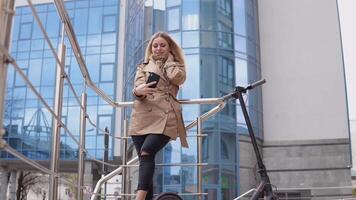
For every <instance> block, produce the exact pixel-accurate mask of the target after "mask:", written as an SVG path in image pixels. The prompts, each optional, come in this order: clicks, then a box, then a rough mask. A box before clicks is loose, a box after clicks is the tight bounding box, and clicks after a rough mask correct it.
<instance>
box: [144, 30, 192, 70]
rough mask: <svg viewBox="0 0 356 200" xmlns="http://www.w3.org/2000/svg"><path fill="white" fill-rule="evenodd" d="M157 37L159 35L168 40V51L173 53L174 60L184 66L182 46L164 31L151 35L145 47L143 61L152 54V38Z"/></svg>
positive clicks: (146, 60) (147, 59)
mask: <svg viewBox="0 0 356 200" xmlns="http://www.w3.org/2000/svg"><path fill="white" fill-rule="evenodd" d="M158 37H161V38H163V39H165V40H166V41H167V42H168V45H169V48H170V50H171V51H170V53H171V54H172V55H173V57H174V61H176V62H178V63H180V64H183V65H184V66H185V60H184V54H183V50H182V48H180V47H179V45H178V44H177V43H176V42H175V41H174V40H173V38H172V37H171V36H170V35H169V34H168V33H166V32H157V33H155V34H154V35H152V37H151V39H150V41H149V42H148V45H147V47H146V52H145V59H144V62H148V61H149V58H150V56H151V55H152V43H153V40H154V39H156V38H158Z"/></svg>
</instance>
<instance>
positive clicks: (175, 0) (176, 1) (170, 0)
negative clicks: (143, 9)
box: [167, 0, 181, 7]
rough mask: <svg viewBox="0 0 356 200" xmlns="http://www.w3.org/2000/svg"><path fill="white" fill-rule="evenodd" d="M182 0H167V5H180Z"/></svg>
mask: <svg viewBox="0 0 356 200" xmlns="http://www.w3.org/2000/svg"><path fill="white" fill-rule="evenodd" d="M180 1H181V0H167V7H172V6H178V5H180V3H181V2H180Z"/></svg>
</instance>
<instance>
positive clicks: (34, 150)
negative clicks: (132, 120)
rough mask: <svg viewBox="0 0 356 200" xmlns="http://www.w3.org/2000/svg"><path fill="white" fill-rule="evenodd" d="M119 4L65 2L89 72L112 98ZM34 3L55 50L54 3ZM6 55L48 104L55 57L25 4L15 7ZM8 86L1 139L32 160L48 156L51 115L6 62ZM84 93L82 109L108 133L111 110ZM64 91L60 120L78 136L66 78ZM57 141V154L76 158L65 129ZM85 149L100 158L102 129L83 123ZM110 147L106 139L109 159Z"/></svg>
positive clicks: (77, 75) (75, 80)
mask: <svg viewBox="0 0 356 200" xmlns="http://www.w3.org/2000/svg"><path fill="white" fill-rule="evenodd" d="M118 5H119V1H117V0H91V1H88V0H84V1H66V2H65V6H66V8H67V11H68V14H69V16H70V18H71V22H72V24H73V27H74V31H75V33H76V36H77V40H78V42H79V45H80V47H81V52H82V54H83V56H84V59H85V61H86V65H87V67H88V70H89V72H90V77H91V79H92V80H93V82H94V83H95V84H96V85H98V86H99V87H100V88H101V89H103V90H104V91H105V92H106V93H107V94H108V95H109V96H111V98H113V99H115V97H116V94H115V91H116V85H115V83H116V66H117V54H118V50H117V47H118V45H117V44H118V39H117V37H118V24H117V22H118V21H119V20H118V17H119V7H118ZM35 8H36V10H37V12H38V15H39V18H40V19H41V21H42V24H43V26H44V28H45V29H46V31H47V33H48V36H49V38H50V40H51V42H52V44H53V46H54V48H56V49H57V46H58V45H59V42H60V38H61V23H60V19H59V15H58V13H57V10H56V8H55V6H54V4H53V3H46V4H36V5H35ZM65 44H66V46H67V50H66V58H65V70H66V73H67V74H68V76H69V77H70V79H71V82H72V84H73V85H74V88H75V90H76V92H77V94H78V95H79V96H80V94H81V93H82V92H83V91H84V84H83V78H82V75H81V72H80V69H79V67H78V64H77V61H76V59H75V57H74V55H73V52H72V50H71V46H70V43H69V41H68V40H67V38H66V39H65ZM11 54H12V56H13V57H14V58H15V59H16V60H17V63H18V64H19V66H20V67H21V68H22V69H23V70H24V72H25V74H26V75H27V76H28V77H29V79H30V81H31V82H32V83H33V85H34V86H35V88H36V89H37V90H38V91H39V92H40V93H41V94H42V96H43V97H44V99H45V101H46V102H47V103H48V104H49V105H50V106H51V108H52V109H53V106H54V93H55V74H56V69H57V67H56V61H55V59H54V57H53V55H52V53H51V50H50V48H49V45H48V44H47V43H46V42H45V39H44V36H43V34H42V32H41V30H40V28H39V26H38V24H37V22H36V21H35V19H34V17H33V15H32V13H31V9H30V7H29V6H20V7H17V8H16V16H15V18H14V25H13V31H12V45H11ZM7 91H8V92H7V96H6V104H7V106H6V111H5V119H4V121H5V124H4V126H5V127H6V135H5V139H6V140H7V142H8V143H9V144H10V145H11V146H12V147H14V148H15V149H17V150H18V151H20V152H21V153H23V154H24V155H26V156H27V157H29V158H31V159H35V160H48V159H50V157H51V137H52V128H51V127H52V116H51V115H50V113H49V112H48V111H47V110H46V108H45V107H44V106H43V104H42V103H41V102H40V101H39V100H38V99H37V97H35V95H34V94H33V92H32V91H31V90H30V89H29V87H28V86H27V85H26V84H25V82H24V80H23V79H22V78H21V77H20V76H19V74H17V73H16V72H15V71H14V69H13V67H9V70H8V81H7ZM87 93H88V100H87V102H88V106H87V112H88V115H89V116H90V118H91V120H92V121H93V122H94V123H95V124H97V125H98V126H99V127H100V128H102V129H104V128H105V127H109V131H110V132H111V133H113V130H114V127H113V124H114V116H115V114H114V109H113V108H112V107H111V106H110V105H108V104H107V103H106V102H104V101H103V100H102V99H100V98H99V97H98V96H97V95H96V94H95V93H94V92H93V91H92V90H90V89H88V88H87ZM63 95H64V98H63V110H62V115H63V117H62V120H63V122H64V123H65V124H66V125H67V126H68V128H69V130H70V131H71V132H72V133H73V135H74V136H75V137H76V138H77V140H78V141H79V124H80V123H79V120H80V108H79V106H78V103H77V101H76V99H75V96H74V94H73V92H72V91H70V90H69V86H68V83H67V82H66V81H65V85H64V94H63ZM60 146H61V153H60V157H61V159H67V160H73V159H77V156H78V153H77V152H78V145H77V144H76V143H75V142H74V140H73V139H72V138H71V137H70V136H69V135H68V134H67V133H65V132H64V131H62V133H61V143H60ZM86 149H87V150H88V157H89V158H90V157H91V158H103V154H104V134H103V133H101V132H99V131H97V129H95V128H94V127H93V126H91V125H89V124H88V123H87V132H86ZM112 149H113V147H112V139H111V138H110V142H109V159H112V156H113V152H112V151H113V150H112ZM1 157H2V158H5V159H12V158H13V156H12V155H11V154H7V153H5V152H2V154H1Z"/></svg>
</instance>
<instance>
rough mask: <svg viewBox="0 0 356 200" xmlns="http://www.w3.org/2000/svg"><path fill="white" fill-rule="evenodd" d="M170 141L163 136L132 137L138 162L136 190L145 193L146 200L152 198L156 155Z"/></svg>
mask: <svg viewBox="0 0 356 200" xmlns="http://www.w3.org/2000/svg"><path fill="white" fill-rule="evenodd" d="M170 139H171V138H170V137H168V136H166V135H163V134H148V135H138V136H132V141H133V143H134V145H135V148H136V151H137V155H138V156H139V161H140V166H139V171H138V172H139V174H138V186H137V190H145V191H147V195H146V200H151V199H152V197H153V184H152V179H153V173H154V170H155V156H156V153H157V152H158V151H160V150H161V149H162V148H163V147H164V146H166V144H167V143H168V142H169V140H170ZM142 152H145V153H144V155H142ZM145 154H147V155H145Z"/></svg>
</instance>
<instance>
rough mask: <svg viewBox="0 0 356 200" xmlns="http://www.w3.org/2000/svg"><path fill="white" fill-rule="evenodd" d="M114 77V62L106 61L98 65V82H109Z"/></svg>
mask: <svg viewBox="0 0 356 200" xmlns="http://www.w3.org/2000/svg"><path fill="white" fill-rule="evenodd" d="M113 79H114V64H113V63H107V64H101V66H100V82H110V81H113Z"/></svg>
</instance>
